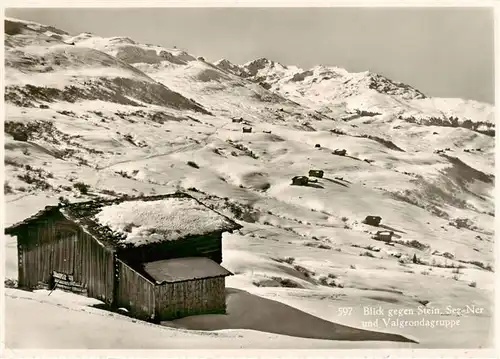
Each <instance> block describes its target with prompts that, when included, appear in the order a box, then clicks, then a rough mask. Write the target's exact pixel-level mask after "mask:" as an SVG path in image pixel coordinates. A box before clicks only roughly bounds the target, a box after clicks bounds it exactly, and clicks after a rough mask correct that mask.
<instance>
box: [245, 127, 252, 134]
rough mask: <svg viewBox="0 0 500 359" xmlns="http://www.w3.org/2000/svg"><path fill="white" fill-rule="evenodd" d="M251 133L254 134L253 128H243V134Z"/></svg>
mask: <svg viewBox="0 0 500 359" xmlns="http://www.w3.org/2000/svg"><path fill="white" fill-rule="evenodd" d="M250 132H252V128H251V127H243V133H250Z"/></svg>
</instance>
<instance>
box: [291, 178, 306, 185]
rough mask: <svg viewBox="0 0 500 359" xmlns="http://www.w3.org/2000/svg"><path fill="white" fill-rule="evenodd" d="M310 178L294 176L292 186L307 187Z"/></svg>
mask: <svg viewBox="0 0 500 359" xmlns="http://www.w3.org/2000/svg"><path fill="white" fill-rule="evenodd" d="M308 183H309V178H308V177H307V176H294V177H293V178H292V185H294V186H307V184H308Z"/></svg>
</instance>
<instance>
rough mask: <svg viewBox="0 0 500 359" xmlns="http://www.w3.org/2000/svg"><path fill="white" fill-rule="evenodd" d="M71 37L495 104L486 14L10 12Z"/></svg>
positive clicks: (481, 10)
mask: <svg viewBox="0 0 500 359" xmlns="http://www.w3.org/2000/svg"><path fill="white" fill-rule="evenodd" d="M6 14H7V16H10V17H17V18H21V19H26V20H32V21H37V22H41V23H45V24H50V25H53V26H56V27H58V28H60V29H63V30H65V31H67V32H69V33H72V34H78V33H81V32H92V33H94V34H96V35H100V36H128V37H131V38H132V39H134V40H136V41H138V42H144V43H150V44H157V45H162V46H165V47H172V46H174V45H176V46H177V47H178V48H182V49H184V50H186V51H188V52H189V53H191V54H193V55H196V56H203V57H205V59H206V60H208V61H215V60H218V59H220V58H226V59H228V60H230V61H232V62H234V63H240V64H241V63H245V62H247V61H250V60H253V59H255V58H259V57H267V58H269V59H272V60H275V61H279V62H281V63H283V64H285V65H297V66H299V67H303V68H309V67H312V66H314V65H318V64H322V65H330V66H339V67H343V68H346V69H347V70H349V71H365V70H370V71H373V72H377V73H380V74H382V75H385V76H387V77H389V78H390V79H392V80H395V81H401V82H405V83H407V84H409V85H412V86H413V87H416V88H417V89H419V90H421V91H422V92H424V93H425V94H426V95H428V96H439V97H462V98H467V99H474V100H478V101H485V102H490V103H493V102H494V88H495V86H494V46H493V37H494V31H493V29H494V21H493V16H494V15H493V10H491V9H488V8H184V9H182V8H160V9H158V8H143V9H137V8H129V9H126V8H125V9H92V8H87V9H7V10H6Z"/></svg>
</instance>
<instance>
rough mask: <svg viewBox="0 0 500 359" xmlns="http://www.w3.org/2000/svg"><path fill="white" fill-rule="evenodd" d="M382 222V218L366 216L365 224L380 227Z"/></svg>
mask: <svg viewBox="0 0 500 359" xmlns="http://www.w3.org/2000/svg"><path fill="white" fill-rule="evenodd" d="M381 221H382V217H380V216H366V218H365V220H364V221H363V223H365V224H369V225H370V226H375V227H378V226H379V225H380V222H381Z"/></svg>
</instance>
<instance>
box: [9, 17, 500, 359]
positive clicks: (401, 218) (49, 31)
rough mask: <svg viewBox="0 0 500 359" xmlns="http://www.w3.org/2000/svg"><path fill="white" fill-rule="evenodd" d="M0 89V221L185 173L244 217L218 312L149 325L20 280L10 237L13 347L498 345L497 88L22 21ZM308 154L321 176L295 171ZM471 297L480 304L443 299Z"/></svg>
mask: <svg viewBox="0 0 500 359" xmlns="http://www.w3.org/2000/svg"><path fill="white" fill-rule="evenodd" d="M200 55H203V54H200ZM5 86H6V87H5V110H6V116H5V137H4V138H5V183H4V194H5V197H4V198H5V202H6V223H5V225H10V224H12V223H15V222H17V221H19V220H22V219H24V218H26V217H28V216H29V215H31V214H33V213H35V212H37V211H38V210H40V209H42V208H43V207H44V206H45V205H48V204H55V203H57V202H58V201H60V200H71V201H81V200H88V199H92V198H96V197H115V196H120V195H123V194H128V195H142V194H145V195H147V194H154V193H156V194H159V193H169V192H173V191H175V190H178V189H181V190H184V191H187V192H189V193H190V194H191V195H193V196H196V197H197V198H199V199H200V200H201V201H203V202H204V203H205V204H207V205H211V206H213V207H214V208H215V209H217V210H218V211H220V212H222V213H223V214H225V215H227V216H229V217H231V218H233V219H234V220H236V221H238V223H240V224H241V225H243V228H242V229H241V230H239V231H236V232H234V233H233V234H225V235H224V239H223V258H224V262H223V265H224V266H225V267H226V268H227V269H229V270H230V271H231V272H232V273H234V274H235V275H234V276H231V277H228V278H227V280H226V287H228V288H227V305H228V315H227V316H221V315H208V316H193V317H187V318H182V319H179V320H176V321H174V322H168V323H162V325H152V324H148V323H141V322H138V321H136V320H132V319H131V318H128V317H125V316H122V315H119V314H116V313H115V314H110V313H108V312H106V311H104V310H100V309H97V308H91V307H90V306H91V305H94V304H96V303H95V301H94V300H88V298H87V299H85V298H83V299H82V297H79V296H76V295H72V294H68V293H58V294H57V295H54V294H53V295H51V296H50V297H49V296H48V293H47V292H44V291H35V292H32V293H29V292H25V291H20V290H17V289H15V280H16V277H17V254H16V253H17V252H16V251H17V248H16V238H12V237H8V236H6V237H5V240H6V262H7V263H6V278H7V279H8V283H9V286H12V287H14V288H8V289H7V291H6V292H7V293H6V316H7V318H6V323H7V328H6V330H7V334H6V346H7V347H8V348H37V347H44V348H109V349H112V348H120V349H121V348H124V347H129V348H200V349H202V348H375V347H376V348H385V347H397V348H487V347H491V346H492V343H493V340H492V330H491V327H492V323H493V309H494V308H493V288H494V251H493V248H494V219H495V218H494V195H493V192H494V183H495V177H494V166H495V162H494V154H495V149H494V146H495V144H494V142H495V137H494V136H495V131H494V130H495V125H494V118H493V115H494V107H493V106H492V105H489V104H483V103H478V102H475V101H471V100H462V99H438V98H430V97H427V96H425V95H424V94H422V93H421V92H420V91H419V90H417V89H414V88H412V87H411V86H408V85H405V84H401V83H398V82H395V81H392V80H389V79H387V78H385V77H383V76H381V75H378V74H373V73H370V72H362V73H349V72H348V71H346V70H344V69H341V68H336V67H329V66H316V67H314V68H312V69H310V70H306V71H304V70H302V69H299V68H297V67H293V66H285V65H282V64H279V63H277V62H273V61H271V60H268V59H258V60H255V61H252V62H249V63H247V64H244V65H235V64H232V63H231V62H229V61H228V60H220V61H218V62H216V63H214V64H212V63H209V62H207V61H205V60H204V59H203V58H202V57H198V56H195V55H191V54H189V53H188V52H186V51H183V50H179V49H167V48H163V47H161V46H157V45H151V44H140V43H137V42H136V41H134V40H133V39H129V38H126V37H112V38H103V37H100V36H98V35H94V34H90V33H83V34H68V33H66V32H64V31H62V30H59V29H56V28H54V27H51V26H46V25H41V24H36V23H32V22H27V21H21V20H17V19H7V20H5ZM244 128H245V129H248V128H251V132H247V131H245V132H244V131H243V129H244ZM337 150H346V152H345V155H343V154H342V152H340V153H339V152H338V151H337ZM336 151H337V152H336ZM312 169H315V170H322V171H324V176H323V177H322V178H315V177H309V183H308V184H307V185H305V186H297V185H291V183H292V178H293V177H294V176H308V174H309V171H310V170H312ZM369 215H375V216H381V217H382V222H381V225H380V227H374V226H371V225H368V224H365V223H363V220H364V219H365V217H366V216H369ZM379 230H388V231H393V233H394V235H393V237H392V239H391V240H390V241H382V240H377V239H380V238H377V237H376V235H375V234H376V232H377V231H379ZM56 292H57V291H56ZM379 306H381V307H383V308H384V310H385V314H384V315H383V316H378V317H377V316H370V315H367V314H366V309H365V308H378V307H379ZM467 306H475V307H476V308H482V310H479V309H478V310H477V311H476V312H475V313H458V311H451V312H449V311H448V310H447V308H449V307H451V308H466V307H467ZM346 308H347V309H346ZM348 308H351V309H350V310H349V309H348ZM390 310H396V311H395V312H394V313H401V316H399V315H393V316H389V314H388V313H389V312H390ZM397 310H399V311H397ZM403 310H406V312H405V313H403ZM423 311H426V312H425V314H423V313H422V312H423ZM391 313H393V312H391ZM34 318H35V319H34ZM377 318H379V322H378V323H377V325H375V324H374V321H375V320H376V319H377ZM383 319H384V320H383ZM395 319H399V320H400V321H402V320H413V321H415V320H419V321H421V320H423V322H422V323H423V324H418V325H410V324H406V325H403V324H391V323H392V322H391V321H394V320H395ZM430 321H435V322H433V323H434V324H432V326H431V324H430ZM452 321H453V323H455V324H454V325H453V327H451V326H450V325H451V324H450V323H452ZM370 323H371V324H370ZM436 323H438V324H436ZM439 323H442V324H439ZM444 323H448V326H444V325H445V324H444ZM457 323H458V324H457ZM98 327H101V328H104V330H95V328H98ZM75 328H77V329H75ZM21 333H24V334H23V335H21ZM26 333H28V334H26ZM76 333H79V334H78V335H77V334H76ZM24 338H29V339H24Z"/></svg>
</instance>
